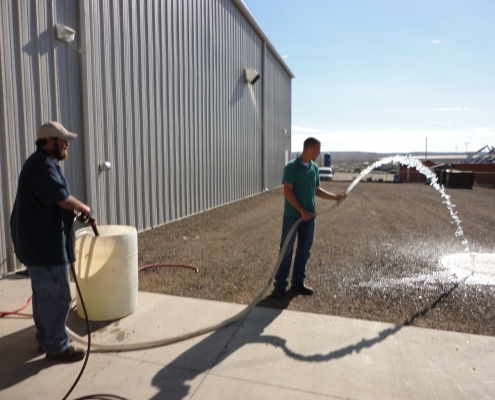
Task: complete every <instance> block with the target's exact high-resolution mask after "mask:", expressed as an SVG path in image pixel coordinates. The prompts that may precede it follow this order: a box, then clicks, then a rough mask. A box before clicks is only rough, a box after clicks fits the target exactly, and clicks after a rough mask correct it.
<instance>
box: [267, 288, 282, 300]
mask: <svg viewBox="0 0 495 400" xmlns="http://www.w3.org/2000/svg"><path fill="white" fill-rule="evenodd" d="M284 294H285V290H284V289H281V288H277V287H276V288H275V289H273V292H272V294H271V295H270V297H273V298H274V299H279V298H280V297H282V296H283V295H284Z"/></svg>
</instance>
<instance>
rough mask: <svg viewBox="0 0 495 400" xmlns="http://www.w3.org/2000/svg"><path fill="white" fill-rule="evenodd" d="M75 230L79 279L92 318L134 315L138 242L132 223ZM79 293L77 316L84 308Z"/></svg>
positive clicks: (136, 292) (101, 318) (77, 276)
mask: <svg viewBox="0 0 495 400" xmlns="http://www.w3.org/2000/svg"><path fill="white" fill-rule="evenodd" d="M98 232H99V234H100V236H98V237H95V236H94V233H93V229H92V228H91V227H85V228H82V229H78V230H77V232H76V259H77V261H76V263H75V272H76V278H77V281H78V283H79V287H80V289H81V294H82V297H83V300H84V305H85V306H86V311H87V313H88V318H89V319H90V320H91V321H110V320H115V319H118V318H122V317H125V316H126V315H129V314H131V313H132V312H133V311H134V310H135V309H136V306H137V299H138V245H137V231H136V228H134V227H133V226H124V225H98ZM80 302H81V300H80V298H79V293H77V315H79V317H81V318H84V311H83V308H82V305H81V303H80Z"/></svg>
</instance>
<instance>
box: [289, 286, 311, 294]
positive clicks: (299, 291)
mask: <svg viewBox="0 0 495 400" xmlns="http://www.w3.org/2000/svg"><path fill="white" fill-rule="evenodd" d="M290 290H292V291H293V292H295V293H297V294H302V295H303V296H312V295H313V294H314V292H315V291H314V290H313V288H310V287H309V286H306V285H298V286H291V287H290Z"/></svg>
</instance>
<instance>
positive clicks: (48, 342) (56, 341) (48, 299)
mask: <svg viewBox="0 0 495 400" xmlns="http://www.w3.org/2000/svg"><path fill="white" fill-rule="evenodd" d="M26 267H27V269H28V271H29V276H30V277H31V288H32V289H33V302H32V304H33V318H34V324H35V325H36V330H37V333H36V340H37V341H38V345H39V346H41V347H43V348H44V349H45V351H46V352H47V353H48V354H58V353H62V352H63V351H65V350H67V349H68V348H69V344H70V339H69V336H68V335H67V331H66V329H65V323H66V321H67V316H68V315H69V310H70V303H71V294H70V285H69V283H70V280H69V267H68V266H67V265H58V266H29V265H26Z"/></svg>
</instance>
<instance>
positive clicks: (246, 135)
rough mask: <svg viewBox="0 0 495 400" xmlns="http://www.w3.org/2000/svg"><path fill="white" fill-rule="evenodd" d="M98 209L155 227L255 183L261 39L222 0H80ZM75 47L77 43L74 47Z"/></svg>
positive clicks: (246, 192) (112, 219) (245, 191)
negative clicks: (254, 73) (252, 78)
mask: <svg viewBox="0 0 495 400" xmlns="http://www.w3.org/2000/svg"><path fill="white" fill-rule="evenodd" d="M88 5H89V14H90V17H89V21H90V24H89V26H88V29H89V31H90V38H91V54H90V55H89V57H90V61H89V65H90V66H91V68H92V71H91V76H92V79H93V86H92V98H91V99H89V103H90V107H91V108H92V110H93V116H94V120H93V121H92V122H93V124H94V126H95V131H96V132H97V134H96V136H95V138H96V148H95V153H96V154H97V160H96V162H97V164H98V163H101V162H103V161H109V162H110V163H111V164H112V165H113V167H112V169H111V170H109V171H106V172H101V173H100V174H99V176H98V180H97V199H98V201H97V203H98V219H99V221H100V223H105V224H117V223H118V224H129V225H135V226H136V227H137V228H138V230H143V229H147V228H150V227H154V226H158V225H161V224H163V223H166V222H169V221H173V220H175V219H178V218H183V217H185V216H189V215H192V214H195V213H198V212H201V211H204V210H207V209H210V208H213V207H218V206H220V205H222V204H226V203H229V202H232V201H236V200H239V199H241V198H244V197H247V196H251V195H253V194H256V193H259V192H260V190H261V189H262V187H263V185H262V182H261V177H262V171H261V165H262V163H261V156H262V141H261V129H262V126H261V113H262V111H261V107H262V97H261V95H262V84H261V83H259V84H256V85H254V86H252V85H249V84H246V82H245V81H244V69H245V68H246V67H250V68H254V69H256V70H258V71H261V69H262V45H263V43H262V41H261V39H260V37H259V36H258V35H257V34H256V32H255V30H254V29H253V27H252V26H251V25H250V24H249V23H247V21H246V20H245V18H244V16H243V15H242V13H241V12H240V11H239V9H238V7H237V6H236V5H235V4H234V3H232V1H230V0H183V1H180V2H178V1H170V0H169V1H166V2H165V1H148V2H142V1H136V0H128V1H114V0H102V1H98V2H89V3H88ZM83 51H84V49H83Z"/></svg>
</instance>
